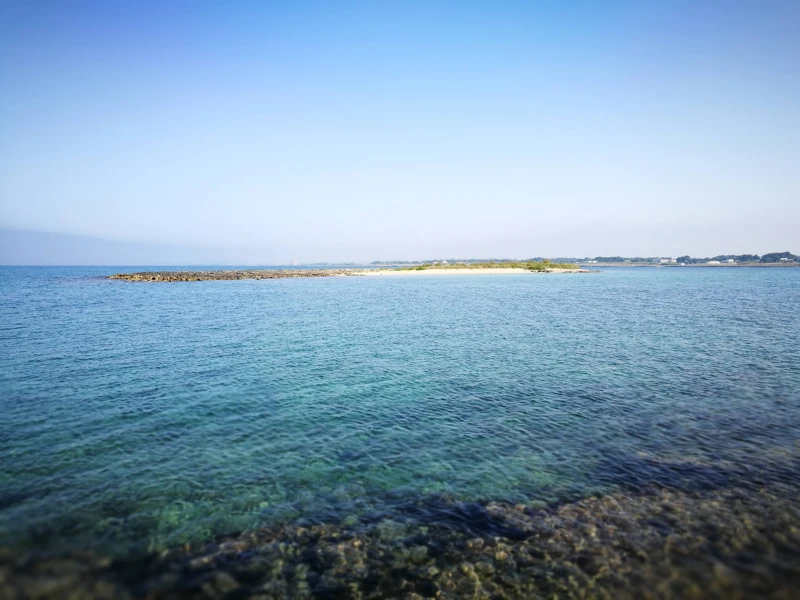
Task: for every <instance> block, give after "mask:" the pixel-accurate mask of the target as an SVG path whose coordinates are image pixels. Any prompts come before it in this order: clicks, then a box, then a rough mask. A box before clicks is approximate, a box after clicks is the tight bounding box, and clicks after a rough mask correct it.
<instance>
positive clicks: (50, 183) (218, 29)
mask: <svg viewBox="0 0 800 600" xmlns="http://www.w3.org/2000/svg"><path fill="white" fill-rule="evenodd" d="M15 5H16V6H15ZM799 165H800V2H798V1H797V0H791V1H786V2H773V1H769V0H767V1H752V2H742V1H736V0H726V1H719V2H708V1H702V0H692V1H674V2H669V1H665V0H660V1H648V0H635V1H631V2H599V1H597V2H596V1H586V2H577V1H576V2H568V1H560V2H556V1H554V2H532V1H528V2H481V3H477V2H455V1H453V2H391V3H384V2H363V3H348V2H302V1H294V2H285V3H280V2H217V3H201V2H186V3H179V2H152V3H150V2H127V3H123V2H95V3H81V2H75V1H72V2H42V1H40V2H16V3H12V2H5V3H3V4H2V7H1V8H0V227H6V228H17V229H26V230H39V231H50V232H59V233H73V234H80V235H87V236H94V237H102V238H105V239H108V240H120V241H125V242H142V243H147V244H152V245H153V247H161V246H162V245H164V244H174V245H179V246H197V247H203V248H212V249H213V248H220V249H226V250H225V252H230V251H231V249H242V250H241V252H242V254H241V255H236V256H241V258H242V259H243V260H251V261H255V262H282V261H286V260H291V259H296V260H331V261H336V260H361V259H366V260H373V259H389V258H409V259H412V258H423V257H431V256H439V255H441V256H487V255H492V256H534V255H545V256H548V255H549V256H556V255H578V256H581V255H598V254H626V255H631V254H635V255H677V254H683V253H690V254H699V255H707V254H716V253H722V252H726V253H727V252H756V253H763V252H768V251H780V250H786V249H788V250H792V251H794V252H798V251H800V233H798V232H800V166H799ZM221 256H222V255H221ZM225 256H231V255H230V254H226V255H225Z"/></svg>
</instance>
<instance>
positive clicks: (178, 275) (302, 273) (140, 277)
mask: <svg viewBox="0 0 800 600" xmlns="http://www.w3.org/2000/svg"><path fill="white" fill-rule="evenodd" d="M363 273H364V271H363V269H278V270H266V269H247V270H238V269H237V270H230V271H143V272H141V273H116V274H114V275H109V279H123V280H125V281H155V282H160V281H227V280H235V279H285V278H291V277H336V276H353V275H363Z"/></svg>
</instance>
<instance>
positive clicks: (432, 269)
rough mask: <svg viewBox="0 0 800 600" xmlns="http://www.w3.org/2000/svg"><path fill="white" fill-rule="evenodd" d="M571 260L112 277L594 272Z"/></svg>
mask: <svg viewBox="0 0 800 600" xmlns="http://www.w3.org/2000/svg"><path fill="white" fill-rule="evenodd" d="M590 272H591V271H589V270H587V269H581V268H580V267H578V265H575V264H571V263H554V262H550V261H547V260H544V261H537V262H533V261H528V262H474V263H467V262H463V263H461V262H459V263H448V262H447V261H442V262H441V263H439V262H433V263H422V264H419V265H414V266H408V267H401V268H371V269H351V268H347V269H336V268H329V269H228V270H222V269H221V270H213V271H142V272H139V273H115V274H114V275H109V276H108V278H109V279H121V280H124V281H149V282H175V281H233V280H238V279H288V278H298V277H353V276H375V275H416V274H426V275H438V274H442V275H453V274H462V273H463V274H467V273H469V274H501V273H590Z"/></svg>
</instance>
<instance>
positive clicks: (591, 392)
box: [0, 268, 800, 553]
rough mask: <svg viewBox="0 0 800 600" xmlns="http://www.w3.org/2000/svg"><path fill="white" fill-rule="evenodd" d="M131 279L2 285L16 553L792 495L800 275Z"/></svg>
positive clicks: (11, 542) (49, 273)
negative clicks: (389, 517)
mask: <svg viewBox="0 0 800 600" xmlns="http://www.w3.org/2000/svg"><path fill="white" fill-rule="evenodd" d="M118 270H119V269H113V268H2V269H0V359H1V360H0V408H2V413H3V418H2V421H0V452H2V455H1V458H2V461H1V462H0V546H11V547H12V548H17V549H30V548H40V549H41V548H52V549H59V550H60V549H69V548H93V549H102V550H104V551H109V552H115V553H129V552H141V551H147V550H159V549H162V548H166V547H169V546H173V545H176V544H183V543H185V542H195V541H202V540H204V539H209V538H211V537H213V536H215V535H218V534H222V533H230V532H235V531H240V530H242V529H247V528H251V527H256V526H259V525H265V524H271V523H280V522H289V521H294V520H296V519H301V520H303V519H305V520H307V521H312V522H316V521H324V520H331V519H333V520H337V519H344V520H348V519H349V520H350V522H353V521H357V520H359V519H362V518H368V517H369V515H374V514H388V513H392V512H398V511H403V510H404V507H406V506H408V503H409V502H412V501H413V500H414V499H417V498H420V497H428V496H435V495H442V494H443V495H446V496H447V497H452V498H455V499H463V500H508V501H511V502H524V503H538V502H545V503H548V502H556V501H560V500H565V499H575V498H580V497H584V496H586V495H589V494H598V493H608V492H613V491H615V490H618V489H622V488H626V489H630V488H636V487H638V486H645V485H648V484H653V483H655V484H660V485H670V486H678V487H684V488H693V489H694V488H700V489H703V488H706V487H713V486H722V485H729V484H731V483H735V484H737V485H742V486H749V485H753V486H757V485H762V484H764V483H765V482H766V483H768V482H770V481H784V480H788V479H791V478H794V477H796V476H797V473H798V471H797V470H796V469H795V468H794V467H795V466H796V465H797V464H798V463H797V455H798V454H800V442H798V440H799V439H800V320H799V319H798V309H800V269H788V268H787V269H777V268H776V269H746V268H730V269H702V268H684V269H678V268H674V269H666V268H663V269H608V270H605V271H603V272H600V273H596V274H591V275H580V276H578V275H566V276H564V275H561V276H559V275H528V274H525V275H482V276H470V275H452V276H446V277H435V276H426V277H410V276H409V277H397V278H390V277H386V278H383V277H382V278H361V277H347V278H321V279H316V278H315V279H283V280H267V281H230V282H227V281H209V282H192V283H169V284H147V283H130V282H122V281H109V280H106V279H104V278H103V276H104V275H107V274H110V273H113V272H116V271H118ZM137 270H141V269H137ZM787 460H788V463H787ZM680 464H686V465H687V466H686V468H680V467H676V466H675V465H680ZM787 464H788V465H790V467H789V468H787ZM662 465H669V466H666V467H665V466H662Z"/></svg>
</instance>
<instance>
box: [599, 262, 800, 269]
mask: <svg viewBox="0 0 800 600" xmlns="http://www.w3.org/2000/svg"><path fill="white" fill-rule="evenodd" d="M584 264H585V263H584ZM588 266H590V267H651V268H659V269H660V268H662V267H667V268H670V269H675V268H682V267H703V268H710V269H716V268H719V267H725V268H729V269H730V268H735V267H748V268H762V267H763V268H772V267H778V268H782V269H784V268H791V267H795V268H796V267H800V263H796V262H790V263H759V262H753V263H720V264H718V265H712V264H708V263H696V264H685V265H681V264H675V263H664V264H654V263H644V262H640V263H634V262H630V263H608V262H605V263H601V262H598V263H589V265H588Z"/></svg>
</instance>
